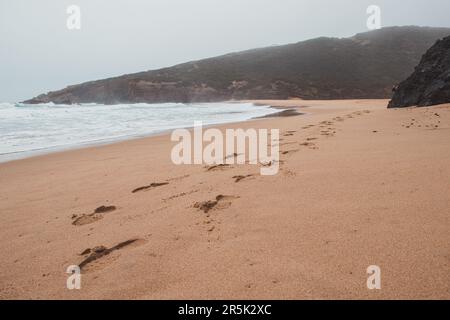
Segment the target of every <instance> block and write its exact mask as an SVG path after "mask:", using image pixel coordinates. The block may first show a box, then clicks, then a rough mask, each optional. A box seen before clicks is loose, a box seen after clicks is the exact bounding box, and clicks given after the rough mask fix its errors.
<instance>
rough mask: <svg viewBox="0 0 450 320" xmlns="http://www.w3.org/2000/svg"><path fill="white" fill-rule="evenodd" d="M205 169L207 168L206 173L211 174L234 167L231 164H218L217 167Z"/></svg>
mask: <svg viewBox="0 0 450 320" xmlns="http://www.w3.org/2000/svg"><path fill="white" fill-rule="evenodd" d="M205 168H206V171H208V172H210V171H219V170H224V169H228V168H232V166H231V165H229V164H217V165H213V166H208V167H205Z"/></svg>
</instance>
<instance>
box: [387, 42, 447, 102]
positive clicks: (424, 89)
mask: <svg viewBox="0 0 450 320" xmlns="http://www.w3.org/2000/svg"><path fill="white" fill-rule="evenodd" d="M443 103H450V37H446V38H444V39H443V40H439V41H438V42H436V44H435V45H434V46H433V47H431V48H430V49H429V50H428V51H427V53H425V55H424V56H423V57H422V60H421V61H420V64H419V65H418V66H417V67H416V69H415V71H414V73H413V74H412V75H411V76H410V77H409V78H408V79H406V80H405V81H403V82H402V83H401V84H400V85H399V86H398V87H397V88H396V89H395V93H394V97H393V98H392V100H391V102H390V103H389V106H388V107H389V108H400V107H409V106H420V107H423V106H431V105H436V104H443Z"/></svg>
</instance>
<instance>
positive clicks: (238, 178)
mask: <svg viewBox="0 0 450 320" xmlns="http://www.w3.org/2000/svg"><path fill="white" fill-rule="evenodd" d="M253 176H254V175H253V174H247V175H245V176H234V177H233V179H235V180H234V182H236V183H237V182H240V181H242V180H244V179H247V178H250V177H253Z"/></svg>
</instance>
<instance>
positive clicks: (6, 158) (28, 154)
mask: <svg viewBox="0 0 450 320" xmlns="http://www.w3.org/2000/svg"><path fill="white" fill-rule="evenodd" d="M222 103H252V102H251V101H224V102H222ZM254 105H255V106H264V107H268V108H272V109H283V108H281V107H273V106H270V105H266V104H259V105H258V104H254ZM285 109H286V110H282V111H279V112H276V113H269V114H267V115H264V116H261V117H252V118H249V119H245V120H241V121H232V122H222V123H216V124H208V125H204V126H203V127H204V128H208V127H213V126H223V125H226V124H237V123H245V122H248V121H254V120H258V119H266V118H273V117H284V116H294V115H302V114H301V113H295V112H294V111H292V109H293V108H285ZM176 129H188V130H192V129H193V127H191V126H188V127H177V128H173V129H165V130H160V131H157V132H154V133H149V134H142V135H127V136H123V137H120V138H104V139H97V140H92V141H88V142H83V143H78V144H75V145H61V146H51V147H44V148H38V149H33V150H27V151H15V152H9V153H3V154H0V165H1V164H2V163H8V162H11V161H19V160H24V159H29V158H34V157H40V156H45V155H49V154H54V153H60V152H67V151H72V150H80V149H85V148H93V147H99V146H105V145H111V144H115V143H121V142H126V141H131V140H136V139H145V138H150V137H155V136H165V135H169V133H170V132H171V131H173V130H176ZM15 155H17V156H15Z"/></svg>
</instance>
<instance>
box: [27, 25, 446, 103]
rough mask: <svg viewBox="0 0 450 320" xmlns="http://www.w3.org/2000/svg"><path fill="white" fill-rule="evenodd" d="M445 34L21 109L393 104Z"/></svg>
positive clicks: (233, 63)
mask: <svg viewBox="0 0 450 320" xmlns="http://www.w3.org/2000/svg"><path fill="white" fill-rule="evenodd" d="M448 35H450V29H446V28H421V27H391V28H385V29H381V30H376V31H371V32H367V33H362V34H358V35H356V36H354V37H351V38H344V39H337V38H318V39H313V40H308V41H304V42H299V43H295V44H290V45H284V46H274V47H268V48H262V49H254V50H248V51H244V52H238V53H232V54H227V55H224V56H220V57H215V58H210V59H204V60H199V61H194V62H188V63H184V64H181V65H177V66H174V67H170V68H164V69H160V70H154V71H147V72H141V73H136V74H130V75H124V76H120V77H116V78H110V79H105V80H98V81H92V82H87V83H83V84H79V85H74V86H69V87H67V88H65V89H63V90H59V91H54V92H49V93H47V94H43V95H40V96H38V97H35V98H33V99H30V100H28V101H25V102H26V103H47V102H54V103H60V104H74V103H89V102H94V103H104V104H115V103H141V102H145V103H163V102H185V103H186V102H215V101H225V100H242V99H289V98H302V99H362V98H390V97H391V96H392V87H393V86H394V85H395V84H397V83H399V82H400V81H402V80H403V79H405V78H406V77H407V76H408V75H409V74H411V72H412V71H413V70H414V67H415V66H416V65H417V64H418V63H419V61H420V57H421V56H422V55H423V54H424V53H425V51H426V50H427V49H428V48H429V47H430V46H431V45H432V44H433V43H435V41H436V40H437V39H440V38H442V37H444V36H448Z"/></svg>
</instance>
